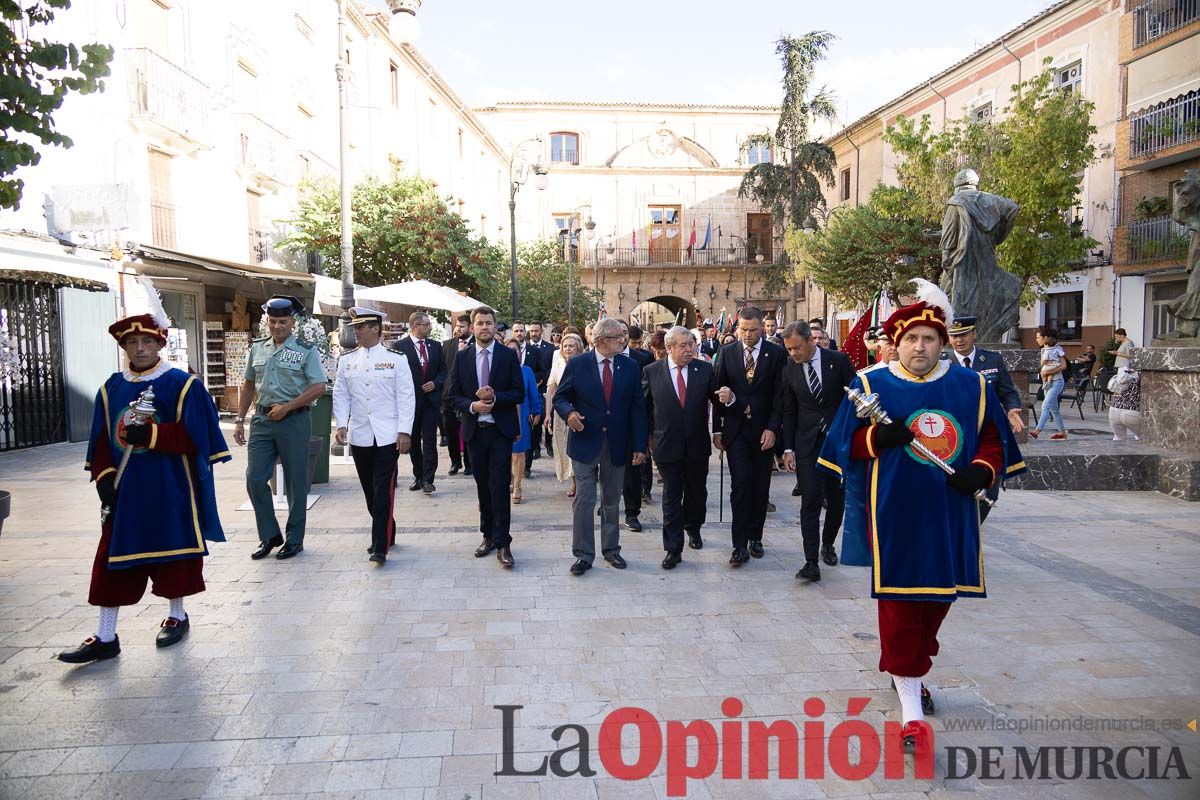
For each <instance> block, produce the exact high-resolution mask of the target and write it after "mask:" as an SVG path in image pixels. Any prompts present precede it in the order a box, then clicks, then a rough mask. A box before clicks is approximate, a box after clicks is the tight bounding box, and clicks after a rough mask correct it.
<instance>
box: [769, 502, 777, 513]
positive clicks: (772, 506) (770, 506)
mask: <svg viewBox="0 0 1200 800" xmlns="http://www.w3.org/2000/svg"><path fill="white" fill-rule="evenodd" d="M767 513H768V514H774V513H775V504H774V503H767Z"/></svg>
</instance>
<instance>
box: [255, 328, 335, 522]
mask: <svg viewBox="0 0 1200 800" xmlns="http://www.w3.org/2000/svg"><path fill="white" fill-rule="evenodd" d="M245 378H246V380H248V381H254V389H255V399H254V404H255V406H256V408H257V410H256V412H255V414H254V418H253V420H252V421H251V424H250V436H249V438H248V441H247V444H246V450H247V465H246V492H247V494H249V495H250V502H251V504H253V506H254V519H255V522H256V523H257V525H258V538H259V539H260V540H262V541H263V542H268V541H270V540H271V539H274V538H275V537H276V536H279V522H278V521H277V520H276V519H275V506H274V501H273V500H272V498H271V488H270V486H269V485H268V483H267V482H268V481H269V480H270V478H271V473H272V472H273V471H274V469H275V459H276V458H278V459H279V461H280V463H282V464H283V477H284V483H285V484H286V486H287V498H288V518H287V540H286V543H287V544H289V545H302V544H303V543H304V525H305V522H306V521H307V518H308V508H307V506H308V439H309V437H310V436H311V435H312V414H311V412H310V409H309V408H308V407H307V406H306V407H304V408H301V409H298V410H296V411H293V412H292V413H290V414H288V415H287V416H286V417H284V418H283V419H281V420H279V421H278V422H277V421H275V420H273V419H271V418H270V417H268V416H267V412H268V411H270V410H271V406H273V405H275V404H276V403H287V402H290V401H291V400H294V399H295V398H297V397H299V396H300V395H301V394H303V393H304V390H305V389H307V388H308V387H310V386H312V385H313V384H314V383H325V381H326V376H325V369H324V367H322V366H321V358H320V356H319V354H318V353H317V350H316V349H315V348H313V347H311V346H309V345H306V344H302V343H301V342H299V341H297V339H296V337H295V336H290V337H288V339H287V341H285V342H284V343H283V344H281V345H279V346H276V345H275V341H274V340H273V339H272V338H271V337H269V336H268V337H266V338H264V339H255V340H254V343H253V344H251V345H250V353H249V355H248V356H247V358H246V374H245Z"/></svg>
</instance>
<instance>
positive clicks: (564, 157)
mask: <svg viewBox="0 0 1200 800" xmlns="http://www.w3.org/2000/svg"><path fill="white" fill-rule="evenodd" d="M550 163H551V164H570V165H578V164H579V151H578V150H576V149H575V148H573V147H564V148H561V149H559V148H557V147H556V148H553V150H552V152H551V153H550Z"/></svg>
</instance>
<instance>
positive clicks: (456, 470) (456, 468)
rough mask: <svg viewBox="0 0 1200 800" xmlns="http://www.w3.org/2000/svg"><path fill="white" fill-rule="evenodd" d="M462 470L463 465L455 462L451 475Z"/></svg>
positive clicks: (451, 468)
mask: <svg viewBox="0 0 1200 800" xmlns="http://www.w3.org/2000/svg"><path fill="white" fill-rule="evenodd" d="M461 471H462V467H460V466H458V465H457V464H454V465H453V466H451V467H450V474H451V475H457V474H458V473H459V472H461Z"/></svg>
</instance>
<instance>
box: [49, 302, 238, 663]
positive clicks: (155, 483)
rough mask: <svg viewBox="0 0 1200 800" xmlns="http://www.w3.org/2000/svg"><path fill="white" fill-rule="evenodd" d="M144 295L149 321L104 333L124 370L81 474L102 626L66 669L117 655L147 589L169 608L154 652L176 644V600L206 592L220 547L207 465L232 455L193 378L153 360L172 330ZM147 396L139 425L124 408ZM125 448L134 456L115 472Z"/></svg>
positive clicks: (183, 622)
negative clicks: (120, 621)
mask: <svg viewBox="0 0 1200 800" xmlns="http://www.w3.org/2000/svg"><path fill="white" fill-rule="evenodd" d="M143 286H144V287H145V288H146V290H147V294H148V295H152V298H151V299H150V301H149V304H150V306H151V307H152V308H153V309H154V311H153V312H152V313H149V314H139V315H136V316H131V317H126V318H124V319H121V320H118V321H117V322H115V323H113V324H112V325H111V326H110V327H109V329H108V332H109V333H110V334H112V336H113V338H114V339H116V340H117V342H118V343H119V344H120V345H121V348H122V349H123V350H124V351H125V354H126V356H127V357H128V365H127V366H126V367H125V368H124V369H122V370H121V371H120V372H116V373H114V374H113V375H112V377H110V378H109V379H108V380H107V381H105V383H104V385H103V386H101V387H100V391H99V392H98V393H97V394H96V407H95V416H94V418H93V421H92V433H91V439H90V440H89V442H88V454H87V463H86V464H85V468H86V469H88V470H89V471H90V472H91V474H92V478H93V479H94V480H95V482H96V491H97V493H98V494H99V495H100V500H101V501H102V503H103V505H104V507H105V509H106V512H104V513H103V516H105V517H106V519H105V520H104V521H103V523H102V530H101V535H100V545H99V547H97V548H96V559H95V562H94V563H93V565H92V582H91V591H90V592H89V594H88V602H89V603H91V604H92V605H94V606H99V607H100V622H99V628H98V630H97V632H96V635H95V636H91V637H89V638H88V639H87V640H85V641H84V643H83V644H82V645H80V647H79V648H77V649H75V650H71V651H68V652H65V653H60V654H59V656H58V658H59V660H60V661H65V662H68V663H72V664H82V663H85V662H88V661H98V660H102V659H106V658H112V657H114V656H116V655H117V654H118V653H120V652H121V644H120V640H119V639H118V638H117V635H116V626H117V611H118V609H119V608H120V607H121V606H129V605H133V604H135V603H137V602H138V601H140V600H141V599H142V595H143V594H144V593H145V591H146V583H147V581H149V582H150V583H151V584H152V587H153V588H152V589H151V591H152V592H153V593H154V594H156V595H158V596H159V597H165V598H167V599H168V600H169V601H170V610H169V612H168V615H167V618H166V619H164V620H163V622H162V626H161V629H160V631H159V633H158V638H157V645H158V646H159V647H169V646H170V645H173V644H175V643H176V642H178V641H179V640H180V639H182V638H183V637H184V635H186V634H187V632H188V627H189V621H188V615H187V613H186V612H185V611H184V609H183V598H184V597H187V596H189V595H194V594H198V593H200V592H203V591H204V573H203V568H204V556H206V555H208V545H207V544H206V542H223V541H225V534H224V533H223V532H222V530H221V521H220V519H218V517H217V500H216V494H215V492H214V485H213V472H212V465H213V464H216V463H218V462H222V461H229V460H230V455H229V448H228V447H226V445H225V439H224V437H223V436H222V435H221V429H220V426H219V423H218V419H217V410H216V407H215V406H214V405H213V401H212V397H210V396H209V394H208V392H207V391H206V390H205V388H204V384H203V383H202V382H201V381H200V380H199V379H198V378H197V377H196V376H194V375H189V374H188V373H186V372H184V371H183V370H180V369H176V368H174V367H171V366H170V365H168V364H167V363H166V362H165V361H163V360H162V359H161V358H160V357H159V351H160V350H161V349H162V348H163V346H164V345H165V344H166V342H167V328H168V327H169V326H170V321H169V320H168V319H167V318H166V315H165V314H164V313H163V312H162V309H161V305H160V304H159V303H158V296H157V294H156V293H155V292H154V288H153V287H152V286H150V285H149V281H146V280H145V279H143ZM147 389H153V392H152V394H153V413H152V414H148V415H147V418H145V419H142V418H140V417H139V416H138V415H137V414H136V413H134V412H131V410H130V407H131V406H134V405H135V404H137V403H138V401H139V399H142V400H143V402H144V401H145V400H146V399H147V398H148V396H147V395H145V392H146V390H147ZM139 408H140V407H139ZM148 409H149V407H147V410H148ZM134 422H136V423H140V424H130V423H134ZM127 448H132V449H131V450H130V451H129V452H128V458H127V459H126V460H125V463H124V467H123V469H121V462H122V460H123V459H122V456H124V455H125V454H126V452H127ZM118 473H119V475H120V478H119V480H118Z"/></svg>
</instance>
